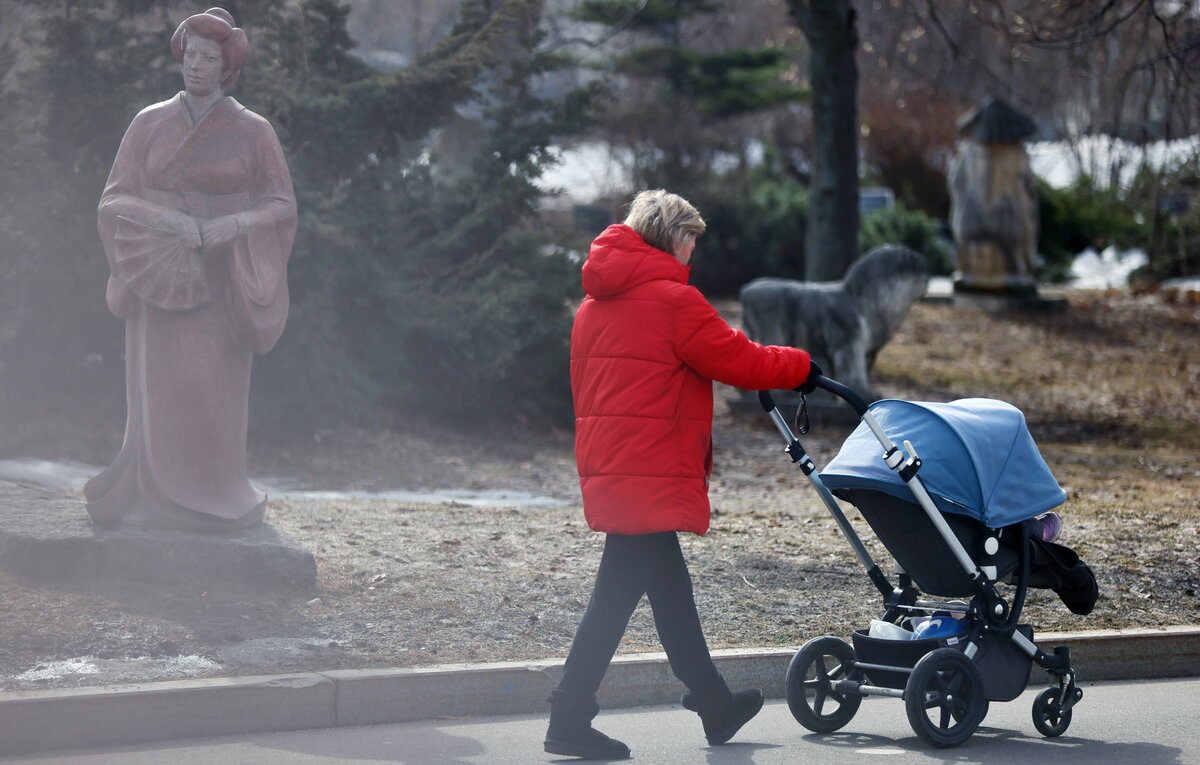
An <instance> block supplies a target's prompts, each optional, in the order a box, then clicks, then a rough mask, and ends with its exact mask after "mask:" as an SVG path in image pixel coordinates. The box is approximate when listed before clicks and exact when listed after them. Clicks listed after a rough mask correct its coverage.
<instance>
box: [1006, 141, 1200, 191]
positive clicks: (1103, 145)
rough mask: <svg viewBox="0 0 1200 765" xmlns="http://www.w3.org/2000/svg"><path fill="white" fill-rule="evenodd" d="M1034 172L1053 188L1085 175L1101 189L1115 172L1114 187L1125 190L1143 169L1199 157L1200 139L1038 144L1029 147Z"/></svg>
mask: <svg viewBox="0 0 1200 765" xmlns="http://www.w3.org/2000/svg"><path fill="white" fill-rule="evenodd" d="M1027 150H1028V152H1029V164H1030V167H1031V168H1032V170H1033V172H1034V173H1035V174H1036V175H1038V176H1039V177H1041V178H1042V179H1044V180H1045V181H1046V183H1049V184H1050V185H1051V186H1054V187H1055V188H1065V187H1067V186H1070V185H1071V184H1072V183H1073V182H1074V181H1075V179H1077V178H1078V177H1079V176H1080V175H1088V176H1090V177H1091V178H1092V179H1094V180H1095V181H1096V182H1097V183H1099V184H1100V185H1101V186H1104V185H1106V184H1107V183H1108V180H1109V178H1110V177H1111V176H1112V174H1113V173H1112V171H1113V170H1114V169H1115V170H1117V183H1118V184H1120V185H1121V186H1122V187H1126V186H1128V185H1129V183H1130V182H1132V180H1133V178H1134V176H1135V175H1136V174H1137V172H1138V170H1139V169H1140V168H1141V166H1142V161H1143V158H1144V159H1145V162H1146V164H1147V165H1149V166H1150V167H1152V168H1155V169H1162V168H1169V167H1178V166H1179V165H1182V164H1184V163H1185V162H1188V161H1192V160H1195V158H1196V157H1197V156H1198V155H1200V136H1190V137H1188V138H1180V139H1178V140H1174V141H1155V142H1153V143H1149V144H1146V145H1145V146H1144V147H1142V146H1138V145H1137V144H1134V143H1130V142H1129V141H1123V140H1121V139H1114V138H1110V137H1109V136H1100V135H1090V136H1082V137H1080V138H1078V139H1076V140H1075V141H1074V142H1071V141H1039V142H1037V143H1031V144H1029V145H1028V147H1027Z"/></svg>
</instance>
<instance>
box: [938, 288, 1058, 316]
mask: <svg viewBox="0 0 1200 765" xmlns="http://www.w3.org/2000/svg"><path fill="white" fill-rule="evenodd" d="M952 302H953V304H954V306H955V307H957V308H973V309H975V310H977V311H988V312H991V313H1006V312H1013V313H1061V312H1062V311H1065V310H1067V297H1066V295H1064V294H1062V293H1061V292H1050V291H1045V290H1043V291H1040V292H1038V291H1035V292H1031V293H1010V292H1001V291H997V292H988V291H984V290H959V289H956V290H955V291H954V296H953V298H952Z"/></svg>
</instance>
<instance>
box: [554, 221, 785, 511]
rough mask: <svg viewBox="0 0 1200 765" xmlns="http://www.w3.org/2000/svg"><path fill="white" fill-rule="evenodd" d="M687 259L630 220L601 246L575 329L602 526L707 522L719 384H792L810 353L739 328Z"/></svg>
mask: <svg viewBox="0 0 1200 765" xmlns="http://www.w3.org/2000/svg"><path fill="white" fill-rule="evenodd" d="M688 273H689V268H688V267H687V266H684V265H682V264H680V263H679V261H677V260H676V259H675V258H674V256H672V255H669V254H667V253H665V252H663V251H662V250H659V249H656V248H654V247H651V246H650V245H648V244H646V242H645V241H644V240H643V239H642V237H641V236H639V235H638V233H637V232H636V231H634V230H633V229H631V228H630V227H628V226H625V225H623V224H618V225H614V226H609V227H608V228H607V229H605V230H604V232H603V233H602V234H601V235H600V236H599V237H597V238H596V240H595V241H594V242H593V243H592V248H591V252H590V254H589V255H588V259H587V261H586V262H585V263H584V264H583V289H584V291H585V292H586V293H587V296H586V297H585V298H584V301H583V304H582V305H580V307H579V311H578V312H577V313H576V314H575V326H574V328H573V330H572V332H571V390H572V393H573V394H574V398H575V460H576V463H577V465H578V468H579V481H580V485H581V486H582V488H583V506H584V514H585V515H586V516H587V521H588V525H589V526H591V527H592V528H593V529H595V530H596V531H604V532H608V533H614V534H648V533H652V532H658V531H690V532H693V533H696V534H703V533H705V532H706V531H707V530H708V522H709V505H708V476H709V473H710V472H711V471H712V415H713V391H712V381H713V380H719V381H721V382H723V383H727V384H729V385H734V386H737V387H739V388H745V389H748V390H758V389H764V388H794V387H796V386H797V385H799V384H800V383H802V382H804V380H806V379H807V378H808V369H809V360H808V354H807V353H805V352H804V351H801V350H799V349H796V348H783V347H779V346H763V345H759V344H758V343H755V342H752V341H750V340H749V339H748V338H747V337H746V336H745V335H744V334H742V333H741V332H738V331H736V330H734V329H731V328H730V327H729V325H728V324H726V323H725V322H724V321H723V320H722V319H721V318H720V317H719V316H718V315H717V312H716V310H715V309H714V308H713V307H712V306H711V305H709V303H708V301H707V300H705V299H704V296H702V295H701V294H700V292H699V290H697V289H696V288H695V287H689V286H688V284H687V278H688Z"/></svg>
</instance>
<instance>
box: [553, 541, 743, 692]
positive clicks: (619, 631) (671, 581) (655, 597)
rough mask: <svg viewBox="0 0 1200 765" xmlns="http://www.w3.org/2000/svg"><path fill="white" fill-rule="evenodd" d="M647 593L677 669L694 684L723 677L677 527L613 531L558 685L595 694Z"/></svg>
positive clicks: (694, 686) (660, 634)
mask: <svg viewBox="0 0 1200 765" xmlns="http://www.w3.org/2000/svg"><path fill="white" fill-rule="evenodd" d="M642 595H646V596H647V597H648V599H649V600H650V608H651V610H652V611H653V612H654V626H655V627H656V628H657V629H658V637H659V639H660V640H661V641H662V645H663V650H665V651H666V652H667V659H668V661H669V662H670V664H671V671H672V672H674V673H675V676H676V677H678V678H679V679H680V680H681V681H682V682H683V684H684V685H686V686H687V687H688V689H690V690H698V689H701V688H706V687H708V686H710V685H713V684H714V683H719V682H723V681H722V679H721V675H720V673H718V672H717V668H716V666H715V665H714V664H713V661H712V657H711V656H710V655H709V653H708V644H707V643H706V642H705V641H704V631H703V629H702V628H701V627H700V616H699V614H698V613H697V612H696V600H695V598H694V596H693V594H692V576H691V574H690V573H689V572H688V567H687V563H685V562H684V560H683V550H681V549H680V547H679V537H678V535H677V534H676V533H675V532H673V531H666V532H662V533H658V534H636V535H623V534H609V535H608V538H607V539H606V540H605V542H604V554H603V556H602V557H601V558H600V570H599V571H597V572H596V586H595V589H593V591H592V598H591V601H590V602H589V603H588V607H587V611H585V612H584V614H583V619H582V620H581V621H580V623H579V629H578V631H576V633H575V640H574V641H573V642H572V643H571V651H570V653H569V654H567V663H566V666H565V668H564V671H563V677H562V681H561V682H559V684H558V691H559V692H562V693H570V694H579V695H582V696H587V697H591V696H593V695H595V693H596V690H597V689H598V688H599V687H600V681H601V680H603V679H604V673H605V671H606V670H607V669H608V665H609V663H610V662H611V661H612V657H613V654H615V653H616V650H617V645H618V644H619V643H620V641H621V636H622V635H624V634H625V628H626V627H627V626H628V625H629V617H630V616H632V615H633V610H634V609H635V608H636V607H637V604H638V602H639V601H640V600H641V599H642Z"/></svg>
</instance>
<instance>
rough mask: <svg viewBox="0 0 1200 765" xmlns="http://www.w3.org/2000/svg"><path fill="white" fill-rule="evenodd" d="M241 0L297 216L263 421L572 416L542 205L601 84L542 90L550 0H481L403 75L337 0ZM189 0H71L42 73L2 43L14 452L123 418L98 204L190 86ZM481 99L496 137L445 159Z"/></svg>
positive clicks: (249, 85)
mask: <svg viewBox="0 0 1200 765" xmlns="http://www.w3.org/2000/svg"><path fill="white" fill-rule="evenodd" d="M22 1H24V0H22ZM224 5H225V7H226V8H227V9H228V10H230V12H231V13H233V14H234V18H236V19H237V20H238V23H239V25H240V26H242V27H244V28H245V29H246V30H247V32H248V34H249V35H250V37H251V40H252V45H253V46H254V55H253V56H252V58H251V61H250V63H249V64H248V66H247V68H246V70H245V72H243V75H242V77H241V78H240V82H239V85H238V88H237V90H236V91H234V92H233V93H232V94H231V95H233V96H234V97H236V98H237V99H238V100H240V101H242V102H243V103H244V104H246V106H248V107H249V108H251V109H253V110H254V111H256V112H258V113H260V114H262V115H263V116H265V117H267V118H268V119H269V120H270V121H271V122H272V124H273V125H274V126H275V128H276V131H277V132H278V134H279V136H280V139H281V141H282V143H283V145H284V150H285V153H286V154H287V157H288V162H289V166H290V169H291V172H292V176H293V180H294V183H295V187H296V190H297V197H298V204H299V212H300V220H299V231H298V235H297V239H296V246H295V248H294V250H293V255H292V261H291V264H290V278H289V285H290V287H291V293H292V311H291V315H290V318H289V323H288V327H287V330H286V331H285V333H284V336H283V338H282V339H281V341H280V343H279V345H278V346H277V347H276V348H275V349H274V350H273V351H272V353H270V354H268V355H267V356H265V357H262V358H260V359H259V360H258V361H257V362H256V366H255V374H254V379H253V383H252V388H253V389H252V402H251V419H252V425H251V426H252V431H254V432H257V433H259V434H260V435H261V434H264V433H269V434H274V435H280V436H283V435H295V434H298V433H304V432H310V431H312V430H313V429H315V428H319V427H335V426H338V425H342V424H345V423H347V422H358V423H367V424H379V423H382V422H386V421H387V418H388V412H389V411H390V410H397V411H400V412H402V413H430V414H433V415H435V416H441V415H444V414H446V413H447V412H450V413H458V414H460V415H463V416H469V417H479V416H488V417H506V416H510V415H512V414H513V413H514V412H522V413H524V414H526V415H529V416H543V417H544V416H546V415H547V414H560V415H561V413H562V412H564V411H566V408H567V406H568V405H569V393H568V391H567V389H566V385H565V380H566V343H567V333H568V329H569V311H568V309H567V303H568V299H569V297H570V295H571V290H572V287H571V284H572V282H573V281H574V279H573V277H572V278H568V275H567V273H568V267H567V261H566V260H565V258H563V257H559V256H556V255H555V254H554V253H553V252H551V251H550V250H548V249H547V247H546V241H547V240H546V237H545V236H544V234H541V233H539V232H538V230H537V229H536V228H535V227H533V226H532V225H531V221H532V212H533V210H534V206H535V205H534V200H535V199H536V197H537V195H538V193H539V192H538V191H537V190H536V187H535V185H534V181H535V180H536V178H537V177H538V174H539V173H540V172H541V170H542V168H544V166H545V164H546V163H547V162H548V161H549V159H548V153H547V147H548V145H549V142H550V140H551V139H552V137H554V136H555V135H557V134H559V133H561V132H564V131H570V130H574V129H577V128H578V126H579V125H580V124H581V120H583V119H585V118H586V116H587V106H588V104H589V96H588V94H586V93H579V94H571V95H570V97H568V98H567V99H565V100H563V101H556V102H553V103H551V102H547V101H543V100H540V99H538V98H537V97H536V95H535V92H536V91H535V89H534V83H535V82H536V80H537V78H538V77H540V76H541V75H542V74H543V73H544V72H546V71H549V70H551V69H553V68H554V67H556V66H560V65H561V64H562V63H563V62H562V61H560V60H558V59H555V58H553V57H551V56H548V55H547V54H546V53H544V52H543V51H541V50H540V49H539V44H540V38H539V34H538V22H539V20H540V14H541V12H542V3H541V2H540V0H467V2H465V3H464V5H463V9H462V12H461V16H460V19H459V23H458V24H457V25H456V27H455V28H454V30H453V32H452V33H451V34H450V36H449V37H447V38H446V39H445V40H443V41H442V42H441V44H439V45H438V46H437V47H436V48H435V49H434V50H432V51H431V52H430V53H429V54H428V55H427V56H425V57H424V58H423V59H422V60H420V61H417V62H416V63H414V64H413V65H412V66H410V67H408V68H405V69H401V70H399V71H397V72H395V73H392V74H382V73H379V72H376V71H374V70H371V69H370V68H369V67H367V66H366V65H365V64H363V63H362V62H361V61H359V60H358V59H357V58H355V57H354V56H353V55H352V53H351V51H352V48H353V45H354V43H353V40H352V39H351V38H350V37H349V36H348V34H347V33H346V17H347V9H346V7H345V6H344V5H342V4H341V3H339V2H336V1H335V0H302V2H299V3H293V2H285V0H256V1H255V2H233V1H230V2H227V3H225V4H224ZM183 6H184V4H182V3H180V4H175V3H165V4H164V3H151V2H148V1H147V0H71V1H70V2H62V3H60V4H56V5H55V6H54V8H53V9H51V10H46V11H45V12H44V13H43V14H42V17H41V20H40V22H39V23H38V25H37V27H36V29H34V30H33V33H32V35H31V37H30V38H29V39H28V40H26V41H24V42H23V43H21V44H22V45H23V46H24V48H23V49H24V50H30V51H36V56H35V57H33V58H32V60H31V61H30V63H29V66H28V67H27V68H26V69H25V70H24V71H21V72H14V71H12V68H13V61H14V58H15V57H14V56H13V55H12V54H11V52H4V51H0V106H3V109H0V137H4V138H9V139H12V140H10V141H9V140H6V141H3V142H0V161H2V162H3V165H4V167H5V168H6V172H5V174H4V176H3V182H2V183H0V269H3V273H2V274H0V276H2V277H3V278H0V285H3V286H2V287H0V374H2V375H3V383H4V384H3V385H2V386H0V395H3V396H4V398H3V400H2V401H0V404H2V406H3V409H2V411H0V418H2V420H3V422H0V425H2V426H4V427H5V428H6V430H5V432H6V434H7V435H8V436H9V438H8V439H7V440H8V442H9V443H8V444H7V446H8V447H9V448H13V443H14V441H20V440H21V439H20V438H19V437H17V436H19V433H17V431H16V430H15V429H14V428H16V427H17V426H28V428H30V429H38V428H42V429H47V428H49V427H50V426H51V425H53V424H55V423H57V424H58V425H60V426H62V425H63V424H66V426H67V427H68V428H70V429H75V430H80V429H86V428H81V426H86V425H87V423H86V422H83V421H82V420H81V419H80V418H81V416H82V413H86V412H96V411H99V412H104V413H106V415H107V423H106V426H107V427H108V428H110V429H113V432H114V434H115V435H116V436H119V425H117V426H116V427H115V428H114V423H119V421H120V419H121V418H122V417H123V415H124V408H123V406H122V405H121V404H122V402H123V400H124V392H123V389H124V368H123V362H122V359H121V349H122V345H121V343H122V340H121V338H122V329H123V328H122V326H121V324H120V322H119V321H117V320H115V319H113V318H112V317H111V316H110V315H108V314H107V311H106V309H105V305H104V283H105V279H106V278H107V267H106V265H105V260H104V255H103V251H102V249H101V246H100V242H99V240H98V238H97V235H96V229H95V226H96V203H97V201H98V199H99V197H100V192H101V189H102V187H103V184H104V179H105V177H106V175H107V172H108V169H109V167H110V166H111V163H112V159H113V157H114V156H115V155H116V149H117V145H118V144H119V142H120V138H121V135H122V134H123V131H124V129H125V127H126V126H127V125H128V124H129V121H130V120H131V119H132V117H133V115H134V114H135V113H136V112H137V111H138V110H139V109H141V108H142V107H144V106H146V105H148V104H150V103H154V102H156V101H161V100H164V99H166V98H169V97H170V96H171V95H173V94H174V93H175V92H177V91H178V90H179V87H180V83H179V73H178V66H177V65H176V64H175V62H174V61H173V60H171V58H170V53H169V50H168V46H167V44H166V42H167V40H168V39H169V38H170V34H171V32H172V31H173V30H174V27H175V25H176V24H177V23H178V22H179V20H180V19H182V18H183V16H185V15H186V14H187V13H189V12H193V11H194V9H193V8H191V7H190V5H189V6H188V7H187V8H184V7H183ZM472 109H473V110H474V111H476V112H478V113H480V114H482V115H483V116H484V118H485V119H484V121H483V130H482V134H481V137H480V140H479V141H478V142H477V143H476V144H474V145H472V146H468V147H465V148H463V147H459V148H460V150H459V151H456V152H455V153H454V155H453V156H443V155H441V154H439V153H438V151H437V150H436V142H435V141H434V140H433V139H434V138H436V137H437V136H438V134H439V133H443V132H446V128H447V126H451V125H453V124H454V123H456V122H458V121H460V120H461V117H460V116H459V111H462V110H472ZM58 432H60V433H61V432H62V428H61V427H60V428H59V429H58ZM20 446H21V448H31V442H30V441H29V440H28V439H25V441H24V443H23V444H21V445H20ZM42 451H47V450H46V449H43V450H42ZM102 456H107V455H102Z"/></svg>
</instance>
